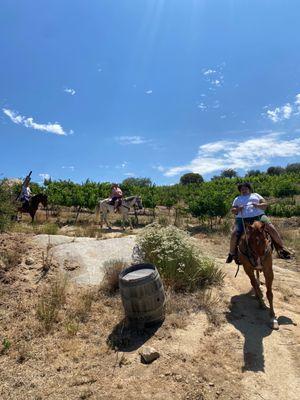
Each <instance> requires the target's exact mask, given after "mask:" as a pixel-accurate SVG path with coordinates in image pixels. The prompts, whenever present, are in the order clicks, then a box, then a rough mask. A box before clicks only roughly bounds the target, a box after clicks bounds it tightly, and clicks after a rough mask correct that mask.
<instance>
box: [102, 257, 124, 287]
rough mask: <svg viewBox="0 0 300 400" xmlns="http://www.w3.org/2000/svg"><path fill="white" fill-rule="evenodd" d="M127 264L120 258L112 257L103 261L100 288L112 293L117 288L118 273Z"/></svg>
mask: <svg viewBox="0 0 300 400" xmlns="http://www.w3.org/2000/svg"><path fill="white" fill-rule="evenodd" d="M127 266H128V264H127V263H126V262H125V261H124V260H122V259H112V260H108V261H106V262H105V263H104V271H105V272H104V277H103V281H102V284H101V290H103V291H104V292H105V293H107V294H109V295H112V294H115V293H116V292H117V291H118V290H119V275H120V273H121V272H122V271H123V269H124V268H126V267H127Z"/></svg>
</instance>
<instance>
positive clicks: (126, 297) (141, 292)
mask: <svg viewBox="0 0 300 400" xmlns="http://www.w3.org/2000/svg"><path fill="white" fill-rule="evenodd" d="M135 268H138V269H142V268H144V269H148V268H149V270H152V272H151V273H149V274H148V275H147V276H146V277H143V278H140V279H133V280H132V281H131V280H125V279H123V277H124V276H125V275H126V274H127V273H128V271H129V272H130V271H134V270H135ZM120 291H121V297H122V302H123V306H124V310H125V315H126V316H127V317H128V318H129V319H130V320H131V321H143V322H144V323H146V324H147V323H150V322H156V321H157V322H158V321H162V320H163V319H164V307H165V293H164V288H163V284H162V281H161V278H160V276H159V273H158V271H157V269H156V267H155V266H153V265H151V264H136V265H133V266H131V267H129V268H127V269H125V270H124V271H123V272H122V273H121V274H120Z"/></svg>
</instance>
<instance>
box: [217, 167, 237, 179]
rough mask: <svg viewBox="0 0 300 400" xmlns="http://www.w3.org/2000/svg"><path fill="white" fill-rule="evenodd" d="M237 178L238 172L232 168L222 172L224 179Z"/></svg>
mask: <svg viewBox="0 0 300 400" xmlns="http://www.w3.org/2000/svg"><path fill="white" fill-rule="evenodd" d="M237 176H238V175H237V172H236V171H235V170H234V169H232V168H228V169H224V171H222V172H221V177H222V178H236V177H237Z"/></svg>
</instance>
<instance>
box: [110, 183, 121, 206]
mask: <svg viewBox="0 0 300 400" xmlns="http://www.w3.org/2000/svg"><path fill="white" fill-rule="evenodd" d="M122 198H123V192H122V190H121V188H120V187H119V185H118V184H117V183H113V184H112V186H111V201H112V203H113V205H114V209H115V213H116V212H118V210H119V207H120V206H121V205H122Z"/></svg>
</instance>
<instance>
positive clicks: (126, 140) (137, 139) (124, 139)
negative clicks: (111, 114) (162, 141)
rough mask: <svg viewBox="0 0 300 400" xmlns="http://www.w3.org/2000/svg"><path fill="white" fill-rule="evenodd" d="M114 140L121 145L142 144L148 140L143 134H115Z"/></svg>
mask: <svg viewBox="0 0 300 400" xmlns="http://www.w3.org/2000/svg"><path fill="white" fill-rule="evenodd" d="M115 140H116V141H117V142H118V143H119V144H121V145H129V144H144V143H148V142H149V140H147V139H145V138H144V137H143V136H117V137H116V138H115Z"/></svg>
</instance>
